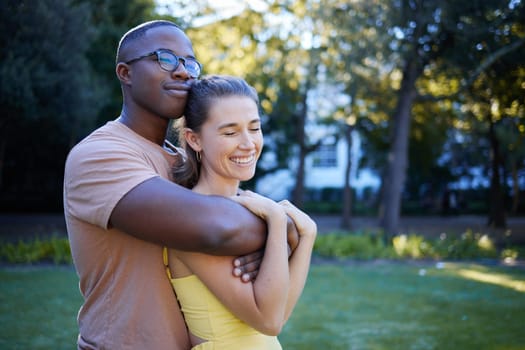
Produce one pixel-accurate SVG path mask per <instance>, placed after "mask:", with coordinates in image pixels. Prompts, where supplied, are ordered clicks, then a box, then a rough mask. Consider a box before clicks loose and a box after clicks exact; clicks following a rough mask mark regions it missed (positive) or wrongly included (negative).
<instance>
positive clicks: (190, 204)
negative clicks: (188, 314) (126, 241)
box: [110, 177, 266, 256]
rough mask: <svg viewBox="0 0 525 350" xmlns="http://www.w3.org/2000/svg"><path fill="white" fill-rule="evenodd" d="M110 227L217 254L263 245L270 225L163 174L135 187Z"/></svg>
mask: <svg viewBox="0 0 525 350" xmlns="http://www.w3.org/2000/svg"><path fill="white" fill-rule="evenodd" d="M110 226H112V227H115V228H118V229H120V230H122V231H124V232H126V233H128V234H130V235H133V236H135V237H137V238H139V239H142V240H146V241H149V242H153V243H157V244H162V245H166V246H167V247H170V248H175V249H179V250H186V251H196V252H202V253H207V254H214V255H233V256H237V255H244V254H248V253H250V252H254V251H256V250H258V249H260V248H261V247H263V246H264V243H265V241H266V224H265V222H264V221H263V220H261V219H259V218H258V217H256V216H255V215H253V214H252V213H251V212H249V211H248V210H247V209H245V208H244V207H243V206H241V205H240V204H237V203H235V202H233V201H231V200H229V199H227V198H223V197H219V196H203V195H199V194H196V193H194V192H192V191H190V190H188V189H185V188H183V187H181V186H179V185H176V184H174V183H173V182H170V181H168V180H165V179H162V178H160V177H156V178H152V179H149V180H146V181H144V182H143V183H141V184H139V185H138V186H136V187H135V188H133V189H132V190H130V191H129V192H128V193H127V194H126V195H124V197H122V199H121V200H120V201H119V202H118V203H117V205H116V206H115V208H114V209H113V212H112V214H111V217H110Z"/></svg>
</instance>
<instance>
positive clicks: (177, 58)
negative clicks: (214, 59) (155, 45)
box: [124, 49, 202, 79]
mask: <svg viewBox="0 0 525 350" xmlns="http://www.w3.org/2000/svg"><path fill="white" fill-rule="evenodd" d="M163 53H167V54H169V55H172V56H173V58H174V60H175V62H176V64H175V66H174V67H173V69H167V68H166V67H165V66H164V63H163V62H161V60H160V55H161V54H163ZM153 55H155V56H157V63H158V64H159V66H160V68H162V69H163V70H165V71H166V72H170V73H171V72H174V71H175V70H176V69H177V68H179V64H180V63H181V62H182V65H183V66H184V69H186V71H187V72H188V73H189V74H190V76H191V77H192V78H194V79H197V78H198V77H199V76H200V74H201V71H202V64H201V63H200V62H199V61H197V60H196V59H194V58H186V57H181V56H177V55H175V54H174V53H173V52H172V51H170V50H166V49H161V50H155V51H152V52H149V53H146V54H144V55H142V56H139V57H136V58H132V59H131V60H128V61H126V62H124V63H125V64H132V63H134V62H137V61H139V60H141V59H143V58H146V57H150V56H153ZM188 61H190V62H194V63H196V64H197V66H198V71H194V69H193V68H191V69H189V70H188V67H187V66H186V62H188Z"/></svg>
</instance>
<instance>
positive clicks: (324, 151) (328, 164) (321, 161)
mask: <svg viewBox="0 0 525 350" xmlns="http://www.w3.org/2000/svg"><path fill="white" fill-rule="evenodd" d="M313 160H314V162H313V166H314V168H335V167H337V152H336V144H335V143H333V144H328V145H321V146H319V148H317V150H316V151H315V152H314V155H313Z"/></svg>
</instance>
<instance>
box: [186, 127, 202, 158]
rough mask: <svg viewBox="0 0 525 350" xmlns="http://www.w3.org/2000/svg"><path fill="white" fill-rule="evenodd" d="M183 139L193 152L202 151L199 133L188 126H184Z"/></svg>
mask: <svg viewBox="0 0 525 350" xmlns="http://www.w3.org/2000/svg"><path fill="white" fill-rule="evenodd" d="M184 139H185V140H186V142H187V143H188V145H189V146H190V147H191V148H192V149H193V150H194V151H195V152H200V151H202V146H201V139H200V137H199V134H197V133H196V132H194V131H193V130H191V129H190V128H184Z"/></svg>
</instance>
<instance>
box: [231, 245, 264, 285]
mask: <svg viewBox="0 0 525 350" xmlns="http://www.w3.org/2000/svg"><path fill="white" fill-rule="evenodd" d="M263 255H264V250H258V251H256V252H255V253H251V254H248V255H243V256H240V257H238V258H235V259H234V260H233V275H234V276H236V277H240V279H241V281H243V282H252V281H255V278H256V277H257V273H258V272H259V266H261V261H262V258H263Z"/></svg>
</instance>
